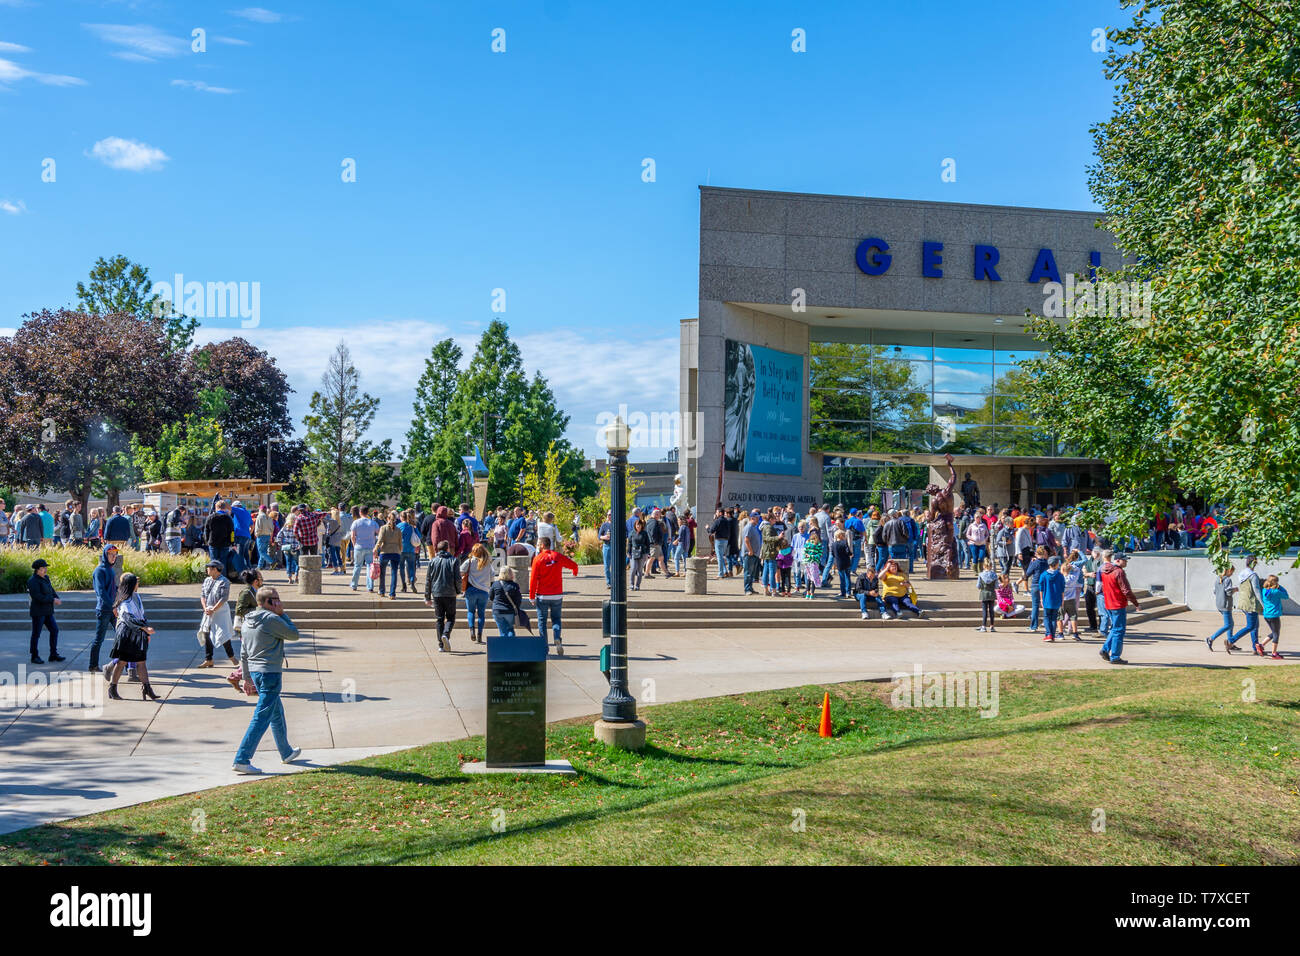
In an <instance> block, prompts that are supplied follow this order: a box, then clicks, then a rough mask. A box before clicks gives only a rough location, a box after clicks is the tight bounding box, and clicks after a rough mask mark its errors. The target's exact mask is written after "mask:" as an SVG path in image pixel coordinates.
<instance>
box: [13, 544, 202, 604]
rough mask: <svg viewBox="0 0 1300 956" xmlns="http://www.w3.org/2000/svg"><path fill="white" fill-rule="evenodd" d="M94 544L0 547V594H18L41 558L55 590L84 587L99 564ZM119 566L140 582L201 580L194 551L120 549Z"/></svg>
mask: <svg viewBox="0 0 1300 956" xmlns="http://www.w3.org/2000/svg"><path fill="white" fill-rule="evenodd" d="M99 554H100V552H99V549H98V548H60V547H55V546H53V545H43V546H42V547H40V548H37V549H36V550H35V551H29V550H28V549H26V548H10V547H0V594H22V593H25V592H26V591H27V579H28V578H30V577H31V576H32V562H33V561H35V560H36V559H37V558H44V559H45V560H46V561H48V562H49V565H50V570H49V575H50V583H51V584H53V585H54V589H55V590H56V591H87V590H89V589H90V587H91V583H90V578H91V575H92V574H94V573H95V566H96V565H97V564H99ZM118 560H119V561H122V562H123V563H122V570H123V571H130V572H131V573H132V574H135V575H138V576H139V578H140V583H141V584H142V585H150V586H151V585H157V584H193V583H194V582H196V581H202V580H203V577H204V573H205V572H204V570H203V565H204V564H206V563H207V561H206V559H205V560H203V561H196V560H195V555H193V554H191V555H173V554H157V553H143V552H139V551H124V552H122V553H121V555H120V557H119V558H118Z"/></svg>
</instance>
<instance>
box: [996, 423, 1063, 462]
mask: <svg viewBox="0 0 1300 956" xmlns="http://www.w3.org/2000/svg"><path fill="white" fill-rule="evenodd" d="M993 442H994V448H995V449H996V451H995V452H994V453H995V454H998V455H1023V456H1027V457H1033V458H1038V457H1041V456H1043V455H1047V454H1050V452H1049V451H1048V442H1046V441H1044V440H1043V436H1042V435H1040V434H1038V433H1037V432H1035V431H1033V430H1031V429H1028V428H998V429H995V431H994V434H993Z"/></svg>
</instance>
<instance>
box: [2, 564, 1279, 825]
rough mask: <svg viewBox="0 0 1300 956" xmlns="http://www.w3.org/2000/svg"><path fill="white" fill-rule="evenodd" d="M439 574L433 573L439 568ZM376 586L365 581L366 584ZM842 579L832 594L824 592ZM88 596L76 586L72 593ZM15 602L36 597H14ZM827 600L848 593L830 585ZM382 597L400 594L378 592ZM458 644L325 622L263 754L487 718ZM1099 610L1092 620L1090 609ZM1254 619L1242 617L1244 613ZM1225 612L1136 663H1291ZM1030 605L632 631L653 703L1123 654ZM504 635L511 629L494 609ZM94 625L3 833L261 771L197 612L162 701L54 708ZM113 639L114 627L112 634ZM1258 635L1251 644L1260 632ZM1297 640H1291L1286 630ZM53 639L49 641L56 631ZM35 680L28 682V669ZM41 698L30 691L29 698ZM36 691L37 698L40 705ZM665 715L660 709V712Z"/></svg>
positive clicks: (574, 701) (1066, 663)
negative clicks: (939, 619)
mask: <svg viewBox="0 0 1300 956" xmlns="http://www.w3.org/2000/svg"><path fill="white" fill-rule="evenodd" d="M421 580H422V578H421ZM267 583H269V584H274V585H276V586H278V587H280V589H281V591H282V594H283V596H284V598H285V604H286V607H287V608H288V609H289V613H290V614H291V615H292V613H293V605H294V598H295V596H296V589H294V588H292V587H289V586H287V585H285V584H284V575H283V573H282V572H270V573H269V574H268V582H267ZM570 586H572V588H573V590H574V591H575V592H577V593H581V594H586V595H588V596H595V595H597V594H600V593H601V592H602V591H603V578H602V576H601V574H600V571H599V569H598V568H597V569H584V571H583V575H582V576H581V577H580V578H578V579H577V580H574V579H572V578H566V587H570ZM917 587H918V590H919V592H920V596H921V600H922V604H923V606H941V605H942V602H943V600H944V598H945V597H948V598H949V599H957V598H958V597H960V598H961V599H969V598H970V597H972V596H973V592H974V585H973V583H971V582H969V581H959V582H941V583H939V582H935V583H932V582H926V581H923V580H920V578H919V576H918V580H917ZM363 590H364V589H363ZM710 590H711V593H721V594H726V595H732V596H735V595H737V594H738V593H739V590H740V584H739V581H737V580H727V581H722V582H718V581H716V580H711V581H710ZM681 591H682V580H681V578H673V579H665V578H663V577H657V578H655V579H652V580H648V581H647V583H646V587H645V589H644V590H643V591H641V592H639V594H634V595H632V601H633V602H635V601H636V600H637V598H638V596H639V595H645V596H647V597H649V596H650V595H651V593H653V595H654V596H655V597H667V596H669V595H678V596H679V597H680V599H681V600H682V601H683V602H686V601H689V600H691V598H688V597H687V596H685V595H682V594H681ZM829 593H830V592H822V594H823V595H826V594H829ZM331 594H333V595H335V596H336V597H337V598H338V599H339V600H340V601H345V600H350V599H355V598H354V596H352V595H351V591H350V590H349V589H348V588H347V586H346V583H345V579H344V578H341V577H331V576H330V575H328V574H326V575H325V596H329V595H331ZM162 595H166V597H168V598H174V597H180V596H191V597H193V598H194V599H195V621H194V626H197V620H198V611H197V603H198V602H197V586H175V587H169V588H151V589H148V590H147V591H146V592H145V596H144V600H145V606H146V610H148V608H149V605H150V600H151V599H154V600H157V599H158V598H159V597H160V596H162ZM68 597H69V598H70V599H71V598H72V597H74V596H71V595H69V596H68ZM421 597H422V595H421V596H420V597H417V596H415V595H411V594H406V595H403V594H401V593H400V592H399V594H398V600H397V602H396V603H397V604H401V605H404V606H406V607H407V608H410V607H412V606H418V607H423V605H422V603H419V602H420V598H421ZM750 600H752V601H754V602H765V603H770V604H772V605H773V606H775V605H778V604H780V605H784V606H785V607H784V608H783V609H782V611H781V612H779V614H777V613H774V616H781V617H788V616H789V615H790V614H791V613H794V614H797V613H798V609H799V608H803V607H807V606H808V603H809V602H804V601H802V600H800V599H798V598H789V599H786V598H765V597H763V596H761V595H759V596H755V597H753V598H751V599H750ZM0 601H3V602H4V606H5V607H11V605H10V603H9V602H14V604H13V606H17V604H18V603H21V604H22V606H24V607H25V595H22V596H20V595H10V596H5V597H4V598H2V599H0ZM816 601H817V602H828V603H835V602H834V601H833V599H832V598H829V597H824V596H819V597H818V598H817V599H816ZM374 603H375V604H376V605H377V608H376V613H377V614H379V615H381V617H382V614H383V613H384V609H387V608H391V607H392V606H393V605H392V604H390V602H388V601H387V600H384V601H378V600H376V601H375V602H374ZM839 606H841V607H842V608H843V613H844V614H845V615H851V616H852V617H853V618H856V617H857V616H858V612H857V608H856V605H853V604H852V603H851V602H848V601H846V602H840V604H839ZM458 618H459V620H458V627H457V630H456V632H455V636H454V639H453V651H452V653H450V654H446V653H441V652H440V651H439V650H438V647H437V642H436V640H435V637H434V629H433V621H432V611H430V612H429V618H428V621H427V624H426V625H424V626H417V627H409V626H401V627H382V626H381V627H377V628H374V629H349V630H336V631H330V630H329V629H328V628H320V627H317V628H313V629H312V630H310V631H308V632H307V633H305V634H304V636H303V639H302V640H301V641H299V642H298V643H296V644H294V645H292V646H291V647H290V650H289V655H288V665H289V666H288V670H287V671H286V672H285V675H284V697H283V700H284V706H285V711H286V716H287V720H288V725H289V737H290V740H291V741H292V743H293V744H294V745H295V746H298V747H301V748H303V762H302V763H301V764H300V765H299V766H297V767H294V768H289V767H284V766H283V765H281V763H280V761H279V757H278V755H277V754H276V753H275V750H274V745H273V744H272V741H271V736H270V734H269V733H268V734H267V735H266V737H265V738H264V740H263V743H262V747H261V749H260V750H259V752H258V756H257V758H256V761H255V762H256V763H257V764H258V765H259V766H260V767H262V769H263V770H265V771H267V772H268V773H281V772H293V771H294V770H300V769H306V768H309V767H312V766H322V765H327V764H332V763H341V762H345V761H348V760H353V759H357V758H359V757H363V756H367V755H371V754H377V753H382V752H387V751H391V750H396V749H401V748H404V747H410V746H415V745H418V744H423V743H429V742H432V741H443V740H454V739H459V738H463V737H467V736H470V735H475V734H481V733H482V732H483V729H484V701H485V691H486V686H485V666H484V665H485V658H486V654H485V650H484V648H483V646H482V645H478V644H472V643H470V641H469V640H468V638H467V632H466V630H465V628H464V626H463V620H464V607H463V604H462V606H461V607H460V608H459V609H458ZM1085 623H1086V622H1085ZM1238 623H1239V624H1240V618H1239V622H1238ZM1218 624H1219V616H1218V615H1217V614H1214V613H1206V612H1183V613H1179V614H1174V615H1171V616H1168V617H1164V618H1160V619H1157V620H1151V621H1148V622H1145V623H1143V624H1140V625H1138V626H1137V627H1135V628H1134V629H1133V630H1131V631H1130V634H1129V638H1128V639H1127V640H1126V642H1125V650H1124V656H1125V657H1126V658H1127V659H1128V660H1129V661H1131V662H1132V663H1133V664H1135V665H1143V666H1154V667H1190V666H1218V667H1229V666H1230V667H1237V668H1243V669H1244V668H1259V667H1276V666H1285V665H1284V664H1283V662H1277V661H1269V660H1264V659H1261V658H1257V657H1253V656H1251V655H1250V654H1248V653H1241V654H1235V655H1232V656H1228V655H1226V654H1224V653H1223V652H1222V650H1221V646H1222V645H1221V642H1220V645H1219V646H1220V650H1219V651H1218V652H1216V653H1210V652H1209V651H1207V649H1206V647H1205V643H1204V637H1205V636H1206V635H1208V634H1209V633H1210V632H1211V631H1213V630H1214V629H1215V628H1216V627H1217V626H1218ZM1024 629H1025V620H1024V618H1023V617H1021V618H1020V619H1019V620H1015V621H1008V622H1006V623H1005V625H1004V626H1001V627H999V628H998V630H997V632H996V633H992V634H988V633H980V632H977V631H975V630H973V629H972V628H971V627H970V626H968V625H967V626H961V627H951V626H933V625H932V626H926V625H924V624H921V623H918V622H912V621H896V622H891V623H890V624H889V625H888V626H881V625H880V624H878V623H877V624H876V625H875V626H873V627H861V628H859V627H851V626H850V627H834V628H827V627H822V628H807V629H800V628H779V629H777V628H762V627H751V628H710V627H699V628H681V627H667V628H648V629H638V630H634V631H632V633H631V635H630V647H631V662H630V673H631V681H632V687H631V690H632V692H633V693H634V694H635V695H636V696H637V697H638V699H639V700H641V701H643V702H644V703H647V704H648V703H652V702H657V703H663V702H669V701H678V700H688V699H692V698H699V697H709V696H715V695H721V694H731V693H739V692H745V691H754V690H766V689H775V688H781V687H789V686H794V685H799V684H808V683H831V682H837V681H847V680H862V679H879V678H889V677H891V676H892V675H894V674H896V673H909V674H910V673H912V672H913V670H914V668H915V667H918V666H919V667H921V668H922V669H923V670H926V671H950V670H960V671H973V670H1013V669H1080V668H1098V667H1100V668H1110V667H1112V666H1113V665H1109V664H1106V663H1104V662H1103V661H1101V659H1100V658H1099V657H1098V654H1097V651H1098V648H1099V640H1098V638H1097V637H1096V636H1095V635H1085V640H1084V641H1083V642H1081V643H1076V642H1074V641H1068V640H1067V641H1066V642H1064V643H1061V642H1057V643H1050V644H1049V643H1044V642H1043V641H1042V639H1041V637H1040V636H1038V635H1035V634H1028V633H1025V631H1024ZM487 633H488V634H492V633H494V628H493V627H492V625H491V624H490V623H489V625H488V628H487ZM92 636H93V635H92V633H91V632H90V631H88V630H87V629H86V628H85V627H84V626H77V627H66V628H65V629H64V630H63V633H62V635H61V639H60V649H61V651H62V653H63V654H64V655H65V656H66V657H67V658H68V660H67V661H66V662H65V663H64V664H61V665H57V666H55V665H46V666H45V667H42V668H30V670H29V673H28V674H27V686H26V687H24V686H19V687H18V688H17V690H18V693H17V695H16V697H17V701H18V702H17V704H16V705H15V704H12V703H10V704H9V705H7V706H4V707H3V708H0V797H3V799H0V832H3V831H11V830H15V829H19V828H22V827H26V826H31V825H34V824H37V823H42V822H48V821H53V820H60V819H67V818H70V817H75V816H80V815H84V814H87V813H94V812H97V811H100V810H107V809H112V808H116V807H121V806H126V805H130V804H133V803H138V802H141V801H144V800H149V799H154V798H158V797H163V796H170V795H175V794H181V793H188V792H192V791H195V790H201V789H205V788H207V787H212V786H218V785H222V784H228V783H236V782H242V781H247V780H249V779H257V778H247V777H240V776H236V775H235V774H233V773H232V772H231V770H230V764H231V761H232V758H233V756H234V751H235V747H236V746H237V744H238V742H239V740H240V738H241V736H242V735H243V733H244V730H245V728H246V726H247V724H248V719H249V715H250V713H251V708H252V700H253V698H246V697H244V696H243V695H242V694H239V693H237V692H235V691H234V689H233V688H231V686H230V685H229V684H228V683H226V679H225V678H226V675H227V674H228V673H229V671H230V667H229V665H228V663H226V662H225V661H224V660H223V659H222V655H221V654H220V652H218V654H217V659H218V661H219V663H218V664H217V666H216V667H214V668H211V669H202V668H199V667H198V665H199V664H200V663H201V662H202V660H203V653H202V649H201V648H200V647H199V646H198V644H197V642H196V640H195V637H194V629H193V627H189V628H187V629H185V630H180V629H175V628H173V629H169V630H165V631H159V633H158V634H157V635H156V636H155V639H154V641H153V644H152V647H151V650H150V656H149V667H150V672H151V676H152V681H153V686H154V688H155V690H156V691H157V692H158V693H159V694H161V695H162V696H163V698H164V699H163V701H162V702H161V703H150V702H145V701H143V700H141V699H140V685H139V684H135V683H127V682H126V681H125V680H123V682H122V683H121V685H120V690H121V692H122V695H123V697H124V698H126V699H124V700H122V701H110V700H106V699H104V695H103V689H104V686H105V685H104V681H103V679H102V678H100V677H98V676H97V675H93V676H92V675H86V676H85V677H84V678H82V679H83V680H84V681H85V682H86V683H85V686H86V687H88V688H89V687H93V688H94V690H95V691H97V692H98V693H99V695H100V696H99V698H98V700H99V701H100V702H102V705H103V706H102V712H98V711H96V710H78V709H72V708H67V707H47V706H41V703H42V700H43V697H44V695H48V694H49V693H50V691H49V689H48V687H47V688H45V689H44V690H43V691H42V689H40V688H34V687H32V686H31V681H30V671H32V670H39V671H43V672H45V673H50V672H54V671H62V672H63V673H66V674H68V675H69V676H79V675H84V673H85V667H86V663H87V657H88V653H89V644H90V640H91V637H92ZM110 640H111V638H110ZM1248 643H1249V642H1247V641H1245V640H1244V639H1243V644H1244V645H1246V646H1248ZM600 646H601V636H600V632H599V630H595V629H590V628H585V629H574V630H573V631H571V632H570V633H568V635H567V637H566V640H565V655H564V657H562V658H557V657H554V656H553V657H552V658H551V666H550V670H549V680H548V686H547V698H548V704H547V708H548V709H547V714H548V717H549V718H550V719H552V720H558V719H563V718H571V717H580V716H584V715H595V714H597V713H598V712H599V710H600V701H601V699H602V698H603V697H604V695H605V692H606V689H607V684H606V681H605V678H604V676H603V675H602V674H601V672H600V670H599V666H598V655H599V650H600ZM1284 646H1285V645H1284ZM41 652H42V655H44V652H45V641H44V639H42V645H41ZM0 654H3V661H4V664H3V665H0V669H3V670H5V671H8V672H10V674H14V673H15V672H17V668H18V664H19V662H23V661H26V660H27V635H26V634H24V633H22V632H21V631H18V630H15V629H13V628H6V629H4V630H0ZM19 683H20V684H22V683H23V682H22V681H19ZM29 696H30V701H28V697H29ZM25 702H26V703H25ZM651 723H652V724H653V717H651Z"/></svg>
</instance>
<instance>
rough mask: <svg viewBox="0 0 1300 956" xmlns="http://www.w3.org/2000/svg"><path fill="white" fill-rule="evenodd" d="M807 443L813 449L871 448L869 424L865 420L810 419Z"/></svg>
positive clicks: (849, 450)
mask: <svg viewBox="0 0 1300 956" xmlns="http://www.w3.org/2000/svg"><path fill="white" fill-rule="evenodd" d="M808 430H809V438H808V443H809V445H810V446H811V448H812V450H813V451H820V452H864V451H870V450H871V426H869V425H867V424H866V423H865V422H844V421H832V420H829V419H812V420H811V421H810V422H809V429H808Z"/></svg>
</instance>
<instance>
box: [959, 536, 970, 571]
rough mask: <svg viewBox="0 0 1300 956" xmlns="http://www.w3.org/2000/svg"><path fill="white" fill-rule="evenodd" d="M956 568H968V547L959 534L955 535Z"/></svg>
mask: <svg viewBox="0 0 1300 956" xmlns="http://www.w3.org/2000/svg"><path fill="white" fill-rule="evenodd" d="M957 567H959V568H969V567H970V545H969V544H967V543H966V539H965V538H963V537H962V536H961V535H960V534H959V535H957Z"/></svg>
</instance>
